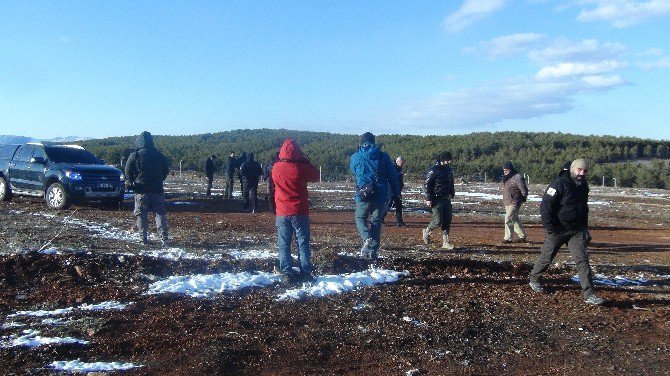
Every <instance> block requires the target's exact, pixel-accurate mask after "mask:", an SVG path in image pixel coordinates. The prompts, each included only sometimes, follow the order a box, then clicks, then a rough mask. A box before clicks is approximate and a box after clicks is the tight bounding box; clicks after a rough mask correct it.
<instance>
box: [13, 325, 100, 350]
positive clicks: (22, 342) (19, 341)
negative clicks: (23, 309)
mask: <svg viewBox="0 0 670 376" xmlns="http://www.w3.org/2000/svg"><path fill="white" fill-rule="evenodd" d="M22 333H23V334H22V335H18V334H12V335H10V336H7V337H2V338H1V339H0V347H4V348H7V347H17V346H26V347H39V346H42V345H52V344H65V343H78V344H82V345H86V344H88V343H89V342H88V341H86V340H83V339H77V338H72V337H42V336H41V335H40V333H41V332H40V331H39V330H34V329H26V330H24V331H23V332H22Z"/></svg>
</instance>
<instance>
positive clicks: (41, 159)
mask: <svg viewBox="0 0 670 376" xmlns="http://www.w3.org/2000/svg"><path fill="white" fill-rule="evenodd" d="M30 163H37V164H41V165H45V164H47V160H46V159H44V157H32V158H30Z"/></svg>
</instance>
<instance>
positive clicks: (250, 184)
mask: <svg viewBox="0 0 670 376" xmlns="http://www.w3.org/2000/svg"><path fill="white" fill-rule="evenodd" d="M242 200H243V201H242V203H243V205H244V210H251V211H256V210H257V206H258V180H255V181H254V180H242Z"/></svg>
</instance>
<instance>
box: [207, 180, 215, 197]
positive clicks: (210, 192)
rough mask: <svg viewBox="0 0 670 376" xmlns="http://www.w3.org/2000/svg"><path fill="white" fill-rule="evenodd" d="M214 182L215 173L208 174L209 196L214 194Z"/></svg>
mask: <svg viewBox="0 0 670 376" xmlns="http://www.w3.org/2000/svg"><path fill="white" fill-rule="evenodd" d="M213 182H214V175H207V196H209V195H211V194H212V183H213Z"/></svg>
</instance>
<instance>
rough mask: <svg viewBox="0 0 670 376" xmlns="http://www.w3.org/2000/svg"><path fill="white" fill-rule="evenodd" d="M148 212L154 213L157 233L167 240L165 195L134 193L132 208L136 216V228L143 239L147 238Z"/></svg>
mask: <svg viewBox="0 0 670 376" xmlns="http://www.w3.org/2000/svg"><path fill="white" fill-rule="evenodd" d="M149 212H154V213H155V214H156V228H157V229H158V233H159V234H160V236H161V237H162V238H163V240H167V238H168V222H167V217H166V216H165V195H164V194H163V193H135V210H133V214H134V215H135V217H136V223H137V229H138V230H139V231H140V236H142V239H144V240H146V239H147V231H148V227H149V224H148V222H149Z"/></svg>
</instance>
